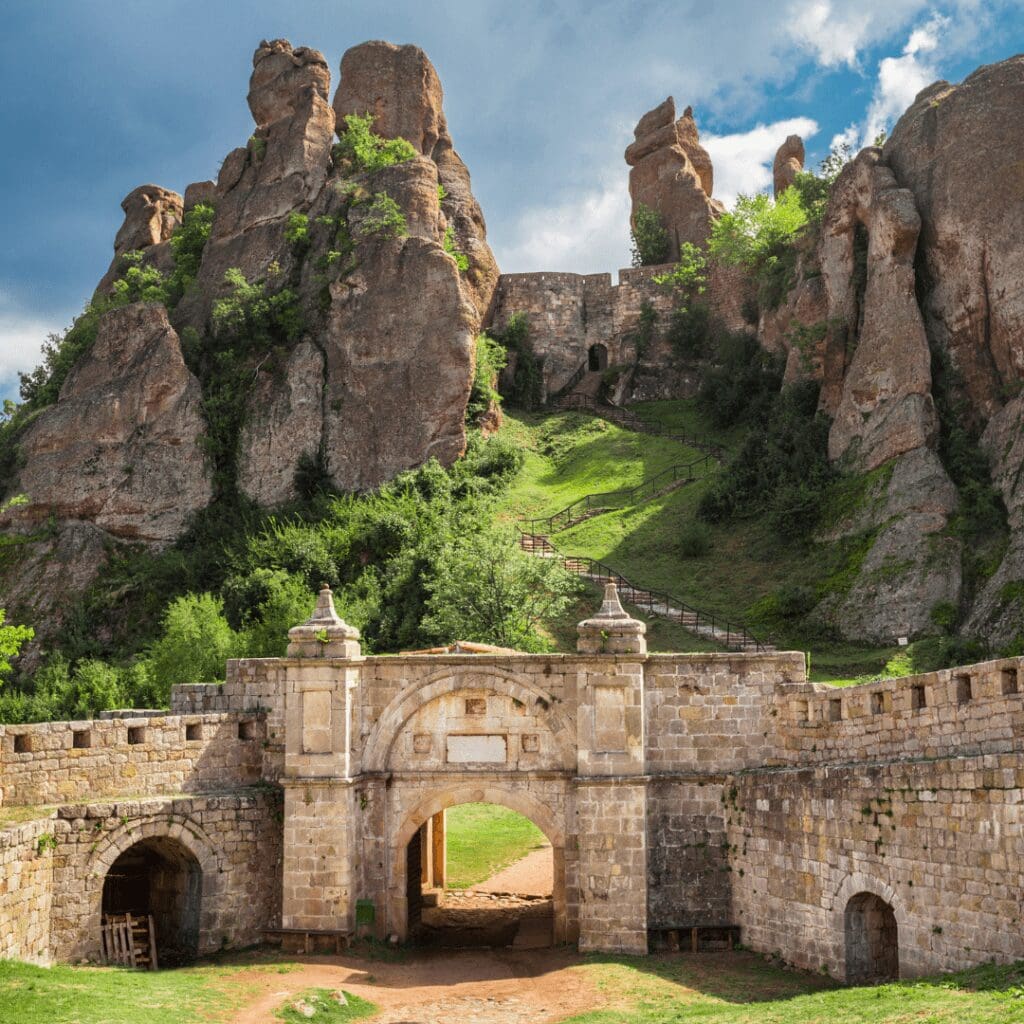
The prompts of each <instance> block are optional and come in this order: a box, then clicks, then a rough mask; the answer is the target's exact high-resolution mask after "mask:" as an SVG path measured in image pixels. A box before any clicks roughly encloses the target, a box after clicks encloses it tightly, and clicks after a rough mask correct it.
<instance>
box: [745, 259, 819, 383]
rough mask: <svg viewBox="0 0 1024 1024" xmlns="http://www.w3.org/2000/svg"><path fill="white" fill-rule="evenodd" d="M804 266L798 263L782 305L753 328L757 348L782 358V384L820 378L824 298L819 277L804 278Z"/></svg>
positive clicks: (764, 316) (764, 315) (767, 312)
mask: <svg viewBox="0 0 1024 1024" xmlns="http://www.w3.org/2000/svg"><path fill="white" fill-rule="evenodd" d="M804 263H805V261H804V260H803V259H801V260H800V261H799V262H798V266H797V271H796V277H797V284H796V285H795V286H794V288H793V289H792V290H791V291H790V293H789V294H788V295H787V296H786V298H785V300H784V301H783V303H782V305H780V306H779V307H778V309H772V310H765V311H764V312H762V313H761V317H760V322H759V323H758V328H757V337H758V340H759V341H760V342H761V344H762V345H763V346H764V347H765V348H766V349H767V350H768V351H769V352H776V353H779V354H781V355H784V356H785V357H786V370H785V376H784V378H783V383H784V384H791V383H793V382H794V381H797V380H806V379H811V380H816V381H818V382H822V380H823V376H824V362H825V335H826V328H827V321H828V298H827V296H826V294H825V284H824V281H823V280H822V277H821V275H820V274H814V275H812V276H805V273H804Z"/></svg>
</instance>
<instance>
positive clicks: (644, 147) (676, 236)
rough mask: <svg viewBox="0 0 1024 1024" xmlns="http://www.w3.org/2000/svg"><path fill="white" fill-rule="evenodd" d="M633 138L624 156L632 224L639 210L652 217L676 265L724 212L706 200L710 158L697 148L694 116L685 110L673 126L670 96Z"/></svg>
mask: <svg viewBox="0 0 1024 1024" xmlns="http://www.w3.org/2000/svg"><path fill="white" fill-rule="evenodd" d="M633 136H634V141H633V142H632V144H631V145H630V146H629V148H628V149H627V150H626V163H627V164H629V166H630V172H629V195H630V198H631V200H632V204H633V208H632V214H631V223H634V224H635V218H636V213H637V210H638V209H639V208H640V207H641V206H647V207H649V208H650V209H652V210H654V211H655V212H657V213H658V214H659V215H660V217H661V220H662V224H663V225H664V226H665V229H666V230H667V231H668V233H669V241H670V248H671V252H670V254H669V256H670V260H675V259H677V258H678V255H679V246H680V245H682V244H683V243H684V242H690V243H692V244H694V245H703V244H704V243H705V242H706V241H707V237H708V235H709V234H710V232H711V225H712V223H713V222H714V220H715V218H716V217H718V216H719V214H720V213H721V212H722V210H723V209H724V208H723V207H722V205H721V203H718V202H716V201H715V200H713V199H712V198H711V192H712V187H713V184H714V177H713V171H712V166H711V158H710V157H709V156H708V153H707V150H705V149H704V148H703V147H702V146H701V145H700V139H699V135H698V132H697V125H696V123H695V122H694V120H693V111H692V110H691V108H689V107H687V108H686V111H685V112H684V113H683V116H682V117H680V118H679V119H678V120H676V107H675V100H673V99H672V97H671V96H669V97H668V99H666V100H665V101H664V102H663V103H661V104H659V105H658V106H657V107H655V108H654V109H653V110H649V111H648V112H647V113H646V114H644V116H643V117H641V118H640V120H639V121H638V122H637V126H636V129H635V130H634V132H633Z"/></svg>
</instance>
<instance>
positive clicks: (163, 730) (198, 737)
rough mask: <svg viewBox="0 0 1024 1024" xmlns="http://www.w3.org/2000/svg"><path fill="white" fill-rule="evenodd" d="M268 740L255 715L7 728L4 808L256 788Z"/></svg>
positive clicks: (0, 739) (0, 780)
mask: <svg viewBox="0 0 1024 1024" xmlns="http://www.w3.org/2000/svg"><path fill="white" fill-rule="evenodd" d="M264 738H265V723H264V721H263V717H262V716H261V715H259V714H256V713H252V714H237V713H224V714H208V715H183V716H178V715H166V716H164V717H159V718H153V717H139V718H115V719H103V720H94V721H85V722H45V723H42V724H39V725H6V726H0V794H2V805H4V806H8V805H26V804H27V805H36V804H44V805H45V804H58V803H71V802H81V801H84V800H97V799H102V798H104V797H109V796H114V795H118V794H126V793H131V794H133V795H138V796H142V795H149V794H154V793H174V792H196V791H199V792H202V791H204V790H212V789H218V788H221V789H223V788H232V787H236V786H246V785H252V784H253V783H256V782H258V781H260V778H261V769H262V763H263V740H264ZM131 740H135V741H136V742H131ZM76 743H77V744H79V745H78V746H76ZM22 748H23V749H22Z"/></svg>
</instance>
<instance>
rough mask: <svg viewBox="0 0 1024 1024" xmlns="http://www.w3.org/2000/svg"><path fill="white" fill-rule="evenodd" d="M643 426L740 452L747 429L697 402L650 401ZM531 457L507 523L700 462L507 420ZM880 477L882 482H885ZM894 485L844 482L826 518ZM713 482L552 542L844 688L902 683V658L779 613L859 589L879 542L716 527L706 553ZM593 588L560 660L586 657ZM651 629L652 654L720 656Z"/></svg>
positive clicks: (639, 407) (677, 634) (527, 420)
mask: <svg viewBox="0 0 1024 1024" xmlns="http://www.w3.org/2000/svg"><path fill="white" fill-rule="evenodd" d="M632 409H633V411H634V412H636V413H637V415H639V416H641V417H642V418H644V419H646V420H648V421H650V422H654V423H657V424H659V425H661V426H663V427H664V428H666V429H669V430H675V431H681V432H685V433H687V434H690V435H694V436H703V437H708V438H709V439H711V440H714V441H716V442H718V443H720V444H724V445H725V446H727V447H729V448H735V447H737V446H738V444H739V443H740V441H741V438H742V428H740V429H730V430H725V431H722V430H716V429H714V428H713V427H712V426H711V424H710V423H708V422H707V421H706V420H705V419H703V418H702V417H701V415H700V413H699V412H698V410H697V408H696V404H695V402H694V401H692V400H681V401H664V402H644V403H638V404H635V405H634V406H632ZM502 429H503V430H504V431H505V432H506V433H507V435H508V436H510V437H512V438H513V439H514V440H515V441H516V443H517V444H518V445H520V446H521V447H522V449H523V450H524V452H525V454H526V459H525V463H524V466H523V469H522V471H521V472H520V474H519V476H518V477H517V478H516V480H515V481H514V482H513V485H512V487H511V489H510V491H509V493H508V495H507V497H506V499H505V502H504V507H503V513H502V514H503V515H504V516H505V518H507V519H509V520H515V519H517V518H519V517H527V516H529V517H533V516H540V515H550V514H551V513H552V512H556V511H558V510H559V509H561V508H564V507H565V506H566V505H568V504H569V503H571V502H573V501H575V500H577V499H579V498H581V497H583V495H585V494H587V493H591V492H598V491H606V490H614V489H617V488H623V487H627V486H634V485H635V484H637V483H640V482H641V481H643V480H646V479H650V478H651V477H652V476H653V475H654V474H655V473H657V472H658V471H660V470H661V469H663V468H665V467H666V466H669V465H672V464H673V463H676V462H680V461H687V460H689V459H691V458H694V457H696V456H698V455H699V454H700V453H698V452H695V451H694V450H693V449H691V448H688V447H686V446H684V445H682V444H679V443H677V442H674V441H670V440H668V439H666V438H663V437H657V436H651V435H644V434H637V433H634V432H632V431H629V430H624V429H622V428H619V427H617V426H614V425H613V424H610V423H607V422H605V421H603V420H600V419H597V418H596V417H591V416H589V415H587V414H584V413H564V412H560V413H551V414H547V415H544V414H523V413H516V412H514V411H513V412H511V413H508V414H506V420H505V425H504V427H503V428H502ZM876 477H877V479H876ZM879 483H883V484H884V480H883V479H882V477H881V476H879V475H878V474H877V473H876V474H875V475H869V476H868V477H866V478H864V479H861V480H856V481H850V480H843V481H840V482H839V483H838V484H837V485H836V486H835V487H834V489H833V490H832V491H831V492H830V493H829V494H828V495H827V496H826V505H825V509H824V513H823V515H824V517H825V518H826V519H827V520H828V521H829V522H838V521H840V520H841V519H845V518H847V517H848V516H850V515H852V514H853V513H854V512H855V511H856V509H857V508H858V507H860V506H861V505H862V504H863V503H864V502H865V501H866V500H868V495H869V492H871V489H872V488H873V487H876V486H878V485H879ZM710 487H711V481H710V480H701V481H697V482H695V483H693V484H687V485H684V486H682V487H680V488H678V489H676V490H674V491H671V492H669V493H667V494H662V495H660V496H658V497H656V498H652V499H651V500H649V501H646V502H642V503H640V504H637V505H633V506H629V507H623V508H617V509H613V510H611V511H609V512H606V513H604V514H602V515H599V516H595V517H594V518H592V519H589V520H587V521H586V522H584V523H580V524H578V525H576V526H574V527H572V528H571V529H568V530H563V531H561V532H558V533H555V534H553V535H552V540H553V542H554V543H555V545H556V546H557V547H558V548H559V549H560V550H562V551H564V552H566V553H567V554H572V555H582V556H587V557H590V558H595V559H598V560H600V561H602V562H605V563H606V564H607V565H609V566H611V567H612V568H613V569H615V570H616V571H617V572H620V573H622V575H623V576H625V577H626V578H627V579H629V580H631V581H632V582H634V583H636V584H638V585H639V586H642V587H647V588H650V589H652V590H662V591H666V592H667V593H669V594H671V595H673V596H674V597H676V598H678V599H679V600H680V601H682V602H685V603H686V604H688V605H690V606H691V607H694V608H698V609H700V610H701V611H703V612H705V613H708V614H710V615H715V616H717V617H721V618H722V619H728V620H730V621H732V622H740V623H743V624H744V625H746V626H747V627H748V628H750V629H751V630H752V631H753V632H754V634H755V635H757V636H761V637H767V636H771V637H773V638H774V639H775V642H776V644H777V646H779V647H780V648H783V649H789V650H803V651H806V652H809V653H810V654H811V670H812V671H811V678H812V679H813V680H815V681H819V682H828V683H832V684H834V685H848V684H850V683H853V682H864V681H866V680H868V679H871V678H879V677H885V676H891V675H894V674H895V675H899V674H900V672H899V671H896V672H894V671H893V670H892V667H891V666H892V664H893V658H894V655H896V654H897V653H898V649H897V648H888V647H886V648H875V647H867V646H858V645H852V644H846V643H839V642H837V641H836V640H835V639H834V638H832V637H829V636H823V635H821V634H820V631H815V632H812V633H810V634H808V633H807V632H806V627H805V626H804V625H803V624H802V623H800V622H799V621H798V620H796V621H794V620H788V619H785V618H783V617H781V616H780V615H779V614H778V612H777V611H775V610H773V607H772V602H773V601H774V599H775V595H777V594H778V593H779V592H780V591H783V590H785V589H787V588H790V589H791V588H794V587H796V588H803V589H804V590H806V591H807V592H809V593H810V594H812V595H816V597H815V600H816V599H817V597H820V596H821V595H823V594H824V593H826V592H837V591H840V592H841V591H842V590H843V589H844V588H848V587H849V586H850V585H851V584H852V582H853V579H854V578H855V576H856V570H857V567H858V566H859V564H860V560H861V559H862V558H863V556H864V554H865V553H866V551H867V547H868V539H866V538H864V537H861V538H853V539H849V540H844V541H836V542H833V543H829V544H820V545H812V544H808V543H807V542H806V539H805V538H794V539H792V540H788V541H787V540H780V538H779V537H778V536H776V535H775V534H774V533H773V532H772V531H771V530H770V529H769V528H768V526H767V525H766V524H765V523H763V522H762V521H760V520H757V519H752V520H742V521H738V522H731V523H728V524H726V525H710V526H709V527H708V536H709V538H710V547H709V549H708V550H707V551H706V552H705V553H704V554H700V555H693V554H690V553H689V551H690V550H692V549H691V548H688V547H687V545H685V544H683V543H682V542H681V539H680V538H681V537H682V535H683V534H684V532H685V531H686V530H687V529H688V527H690V526H691V525H692V524H693V523H694V522H695V521H696V515H697V507H698V505H699V503H700V499H701V497H702V495H703V494H704V493H705V492H706V491H707V490H708V489H709V488H710ZM594 597H595V594H594V592H593V591H592V590H589V589H588V591H587V593H586V597H585V599H584V600H583V601H581V602H580V603H579V604H577V605H576V606H575V607H574V608H571V609H569V610H568V611H567V612H566V613H565V614H564V615H563V616H562V617H561V618H560V619H559V620H558V621H553V622H550V623H547V624H546V628H547V631H548V633H549V634H550V635H551V636H552V637H553V639H554V641H555V643H556V645H557V648H558V649H559V650H563V651H566V650H574V649H575V642H576V631H575V624H576V621H578V618H579V617H581V616H579V613H580V612H581V611H582V612H584V613H589V610H590V608H589V607H585V605H587V604H588V602H592V601H593V600H594ZM645 621H647V623H648V648H649V649H650V650H652V651H667V650H677V651H707V650H714V649H715V647H714V645H712V644H709V643H708V642H707V641H704V640H702V639H700V638H698V637H695V636H694V635H693V634H691V633H689V632H687V631H686V630H684V629H682V628H680V627H679V626H676V625H674V624H672V623H666V622H664V621H663V620H659V619H656V618H653V617H649V618H646V619H645Z"/></svg>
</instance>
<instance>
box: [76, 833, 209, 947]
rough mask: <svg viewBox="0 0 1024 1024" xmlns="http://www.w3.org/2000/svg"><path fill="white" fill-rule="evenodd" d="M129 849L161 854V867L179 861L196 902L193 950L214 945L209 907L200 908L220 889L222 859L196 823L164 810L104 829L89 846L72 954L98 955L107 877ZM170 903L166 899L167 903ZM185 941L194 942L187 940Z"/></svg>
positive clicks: (207, 903) (205, 905)
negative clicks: (101, 836)
mask: <svg viewBox="0 0 1024 1024" xmlns="http://www.w3.org/2000/svg"><path fill="white" fill-rule="evenodd" d="M133 848H141V849H142V850H143V851H148V852H149V853H150V854H153V855H155V856H156V857H159V858H162V859H163V861H164V865H165V867H166V865H167V864H168V863H170V864H171V865H173V864H174V863H175V862H177V864H178V866H179V867H180V868H182V870H183V871H184V874H185V879H184V884H185V886H186V887H187V886H191V887H192V889H190V890H187V891H189V892H191V893H192V894H193V896H192V898H193V901H194V903H195V905H196V907H197V910H196V913H195V920H194V925H189V927H192V928H194V930H195V939H194V951H195V953H200V954H201V953H206V952H210V951H212V950H213V949H216V948H217V947H218V945H219V943H218V942H217V941H214V939H213V936H212V935H211V934H210V933H209V932H210V929H209V927H208V922H207V918H208V913H209V912H208V911H207V910H205V909H204V908H207V907H211V906H214V905H215V903H216V896H217V895H218V892H219V889H218V886H219V876H220V861H219V858H218V856H217V854H216V852H215V846H214V844H213V842H212V841H211V840H210V838H209V836H207V835H206V833H205V832H204V831H203V829H202V828H200V826H199V825H198V824H197V823H196V822H194V821H192V820H191V819H189V818H186V817H183V816H180V815H173V816H168V815H166V814H165V815H147V816H146V817H143V818H135V819H131V820H129V821H125V822H123V823H122V824H121V825H119V826H118V827H117V828H116V829H113V830H112V831H111V832H108V833H107V834H106V836H105V837H104V839H103V841H102V842H101V843H100V844H99V846H98V847H97V848H96V850H95V851H93V853H92V856H91V858H90V859H89V864H88V868H87V871H86V877H85V880H84V888H85V898H84V901H83V902H81V903H79V904H77V905H78V906H81V907H82V908H83V910H84V913H82V914H81V916H80V918H79V920H78V923H77V927H76V932H77V938H76V939H75V941H74V947H73V951H72V954H71V955H72V956H73V957H75V958H79V957H85V958H88V959H98V958H99V949H100V924H101V921H102V917H103V912H104V890H105V889H106V882H107V879H108V876H109V874H110V872H111V870H112V869H113V868H114V866H115V865H116V864H117V863H118V861H119V860H120V859H121V858H122V857H123V856H124V855H125V854H128V853H129V852H130V851H131V850H132V849H133ZM171 888H172V889H173V886H172V887H171ZM183 895H184V894H183ZM171 902H172V901H171V900H166V901H165V903H166V904H167V905H168V908H169V906H170V903H171ZM158 903H159V901H158ZM69 916H70V915H69ZM186 923H187V922H186ZM189 941H190V943H191V942H192V940H191V939H190V940H189Z"/></svg>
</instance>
